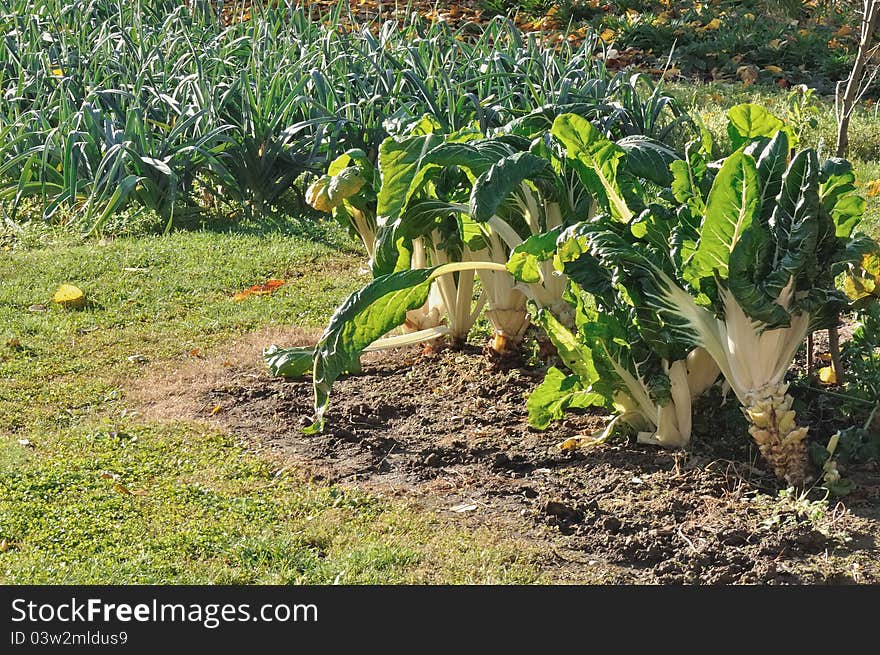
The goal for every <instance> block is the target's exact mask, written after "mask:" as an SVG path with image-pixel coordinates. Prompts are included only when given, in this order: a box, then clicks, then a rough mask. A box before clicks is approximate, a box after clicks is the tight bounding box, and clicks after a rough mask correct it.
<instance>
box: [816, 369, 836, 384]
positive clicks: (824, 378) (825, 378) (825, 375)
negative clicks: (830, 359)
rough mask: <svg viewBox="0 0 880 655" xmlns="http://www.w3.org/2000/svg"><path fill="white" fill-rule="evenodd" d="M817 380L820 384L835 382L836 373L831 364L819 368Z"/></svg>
mask: <svg viewBox="0 0 880 655" xmlns="http://www.w3.org/2000/svg"><path fill="white" fill-rule="evenodd" d="M819 382H821V383H822V384H828V385H831V384H837V374H836V373H835V372H834V367H833V366H823V367H822V368H820V369H819Z"/></svg>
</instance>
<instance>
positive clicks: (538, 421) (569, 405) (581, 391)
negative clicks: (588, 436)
mask: <svg viewBox="0 0 880 655" xmlns="http://www.w3.org/2000/svg"><path fill="white" fill-rule="evenodd" d="M603 405H605V399H604V398H603V397H602V396H601V395H599V394H597V393H593V392H591V391H589V390H587V389H585V388H584V385H583V383H582V382H581V380H580V378H579V377H578V376H577V375H566V374H565V373H563V372H562V371H560V370H559V369H558V368H556V367H555V366H551V367H550V368H549V369H548V370H547V374H546V375H545V376H544V380H543V381H542V382H541V384H539V385H538V386H537V387H535V390H534V391H532V393H531V394H530V395H529V398H528V400H527V401H526V408H527V409H528V411H529V419H528V420H529V426H530V427H532V428H535V429H536V430H546V429H547V428H548V427H550V423H552V422H553V421H558V420H559V419H561V418H562V417H563V416H564V414H565V412H566V411H567V410H569V409H585V408H587V407H596V406H598V407H601V406H603Z"/></svg>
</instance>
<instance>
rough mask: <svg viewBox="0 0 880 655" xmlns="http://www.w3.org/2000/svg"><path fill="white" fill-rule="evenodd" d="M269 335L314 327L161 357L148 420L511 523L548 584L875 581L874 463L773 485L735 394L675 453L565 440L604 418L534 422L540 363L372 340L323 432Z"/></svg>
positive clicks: (878, 566) (495, 523) (455, 514)
mask: <svg viewBox="0 0 880 655" xmlns="http://www.w3.org/2000/svg"><path fill="white" fill-rule="evenodd" d="M273 340H274V341H278V342H279V343H283V344H284V345H292V344H295V343H305V342H313V341H314V335H309V334H305V333H296V334H290V333H283V332H276V333H274V334H270V333H265V332H264V333H259V334H257V335H252V336H251V337H249V338H247V339H244V340H243V341H241V342H240V343H238V344H236V345H235V347H232V348H228V349H226V350H225V352H227V353H228V352H235V353H236V360H235V361H228V360H227V359H225V357H224V359H222V360H212V359H210V358H209V359H206V360H200V361H198V362H191V363H189V364H186V365H184V366H183V367H182V368H181V369H179V370H178V371H175V372H173V373H162V372H159V373H157V374H156V375H154V376H153V377H152V378H151V379H149V380H146V381H143V382H142V383H140V384H138V385H137V388H135V389H132V391H131V394H130V395H132V396H133V397H134V399H135V401H136V402H137V403H138V405H139V407H140V409H141V411H143V412H146V413H147V414H148V415H151V416H152V417H154V418H175V419H193V418H198V419H202V420H204V421H208V422H210V423H213V424H216V425H218V426H222V427H223V428H225V429H228V430H231V431H233V432H234V433H235V434H237V435H239V436H241V437H242V438H244V439H247V440H251V441H252V442H253V443H254V445H258V446H260V447H261V448H265V447H268V448H271V449H272V450H273V451H275V452H276V453H277V454H279V455H280V456H282V457H283V458H285V459H286V460H288V461H289V462H290V463H291V465H294V466H296V467H298V468H301V469H304V470H306V471H308V472H309V473H310V474H311V475H312V476H313V477H315V478H317V479H320V480H324V481H327V482H332V483H336V484H340V485H344V486H352V487H357V488H359V489H363V490H366V491H370V492H373V493H380V494H383V495H385V496H393V497H402V498H405V499H406V500H408V501H410V502H413V503H415V504H417V505H418V506H421V507H423V508H425V509H427V510H430V511H433V512H435V513H436V514H437V515H439V516H441V517H444V518H445V520H448V521H449V522H450V523H451V524H454V525H457V526H465V527H466V526H477V525H482V526H487V525H488V526H490V527H492V528H493V529H498V530H503V531H505V532H504V533H505V534H509V535H510V536H511V537H516V538H521V539H525V540H526V541H528V542H530V543H532V544H534V545H535V546H536V547H537V549H538V550H539V551H540V552H543V553H546V557H545V558H544V561H543V562H542V567H543V568H544V570H545V572H546V574H547V575H548V577H549V578H550V579H553V580H556V581H560V582H565V581H574V582H591V583H594V582H609V583H705V584H737V583H771V584H784V583H793V584H810V583H813V584H815V583H876V582H880V476H878V475H877V469H876V467H874V468H873V469H865V470H859V471H849V472H848V474H850V475H851V476H853V477H854V479H856V481H857V482H859V488H858V489H857V491H856V492H855V493H853V494H851V495H850V496H848V497H847V499H846V507H844V506H843V505H842V504H838V505H836V506H835V502H834V501H832V502H830V503H828V504H827V505H826V504H822V503H816V502H810V500H809V499H803V500H798V498H796V497H795V498H780V496H779V495H778V491H779V489H778V487H776V486H775V485H776V483H775V481H774V479H773V476H772V475H770V474H769V473H767V472H766V470H765V468H764V466H763V464H762V463H761V462H758V461H756V455H755V454H754V452H753V451H752V450H751V449H750V447H749V441H748V439H747V438H746V436H747V435H746V434H745V426H744V424H743V423H741V420H742V419H741V416H740V415H739V414H738V410H737V409H736V408H735V407H734V404H733V403H732V402H729V403H727V405H726V406H725V408H723V409H722V410H718V409H716V406H717V404H718V403H717V400H718V398H715V399H713V402H706V403H704V405H705V407H702V408H699V409H698V410H697V412H696V416H695V431H696V432H697V436H696V440H695V443H694V446H693V448H692V449H691V451H690V452H688V453H684V452H671V451H664V450H658V449H655V448H653V447H649V446H639V445H634V444H631V443H627V442H626V441H625V440H623V439H618V440H615V441H613V442H611V443H609V444H606V445H603V446H599V447H594V448H593V449H590V450H586V451H584V450H579V451H574V452H570V451H563V450H561V449H560V448H559V446H558V445H559V444H560V442H562V441H563V440H564V439H566V438H568V437H571V436H577V435H584V434H589V433H590V432H593V431H595V430H597V429H601V428H602V427H603V426H604V425H605V424H606V421H607V417H606V416H604V415H603V413H602V412H592V413H584V414H581V415H577V416H572V417H571V418H570V419H568V420H566V421H564V422H562V423H561V424H559V425H558V426H554V427H553V428H551V429H550V430H548V431H547V432H536V431H533V430H531V429H529V428H528V427H527V425H526V416H525V403H524V400H525V397H526V396H527V394H528V393H529V391H530V390H531V389H532V388H533V387H534V386H535V385H536V384H538V382H540V380H541V375H542V372H541V371H540V370H533V369H529V368H525V367H511V368H507V369H499V368H498V367H497V366H494V367H493V366H491V365H490V364H489V363H488V362H487V359H486V358H485V357H484V356H483V355H482V353H480V352H478V351H477V350H476V349H470V350H466V351H463V352H454V351H448V350H446V351H440V352H434V353H428V354H426V353H421V352H411V351H408V352H400V353H393V354H383V355H376V356H373V357H372V358H371V359H368V360H366V361H365V366H364V373H363V374H362V375H359V376H352V377H348V378H344V379H342V380H340V381H339V382H338V383H337V385H336V386H335V388H334V393H333V398H332V405H331V408H330V411H329V413H328V420H327V426H326V430H325V432H324V433H323V434H321V435H319V436H314V437H309V436H305V435H303V434H302V433H301V431H300V430H299V427H300V426H301V425H303V424H304V422H306V421H307V420H308V417H309V416H310V414H311V404H312V389H311V383H310V382H308V381H284V380H278V379H271V378H270V377H269V376H268V374H267V373H266V372H265V370H264V368H263V366H262V363H261V362H260V361H259V358H258V355H259V349H260V348H261V347H263V346H265V345H266V344H268V343H271V342H272V341H273ZM700 434H702V435H704V437H705V436H706V435H711V436H712V437H713V438H712V439H711V440H710V439H707V438H701V437H700ZM724 434H728V435H730V436H728V437H726V438H723V439H719V435H724ZM710 444H711V445H710ZM816 493H817V492H814V494H813V495H812V496H810V499H814V498H815V497H816V495H815V494H816Z"/></svg>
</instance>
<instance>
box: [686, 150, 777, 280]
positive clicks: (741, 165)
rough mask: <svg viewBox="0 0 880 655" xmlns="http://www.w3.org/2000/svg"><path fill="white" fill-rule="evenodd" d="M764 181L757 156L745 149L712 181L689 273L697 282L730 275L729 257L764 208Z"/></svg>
mask: <svg viewBox="0 0 880 655" xmlns="http://www.w3.org/2000/svg"><path fill="white" fill-rule="evenodd" d="M759 190H760V185H759V182H758V171H757V168H756V165H755V160H754V159H753V158H752V157H750V156H749V155H746V154H744V153H743V152H735V153H734V154H732V155H731V156H730V157H728V158H727V159H726V160H725V162H724V164H723V165H722V166H721V169H720V170H719V171H718V174H717V175H716V176H715V181H714V182H713V183H712V189H711V190H710V191H709V199H708V202H707V204H706V216H705V219H704V220H703V224H702V227H701V232H700V240H699V242H698V243H697V247H696V250H695V251H694V254H693V256H692V257H691V259H690V261H689V263H688V265H687V271H686V276H687V277H688V279H689V280H691V281H692V282H693V283H695V284H696V285H697V286H701V284H702V283H701V280H703V279H704V278H713V277H714V276H715V275H718V276H720V277H721V278H722V279H727V277H728V260H729V258H730V253H731V252H732V251H733V248H734V246H735V245H736V242H737V241H738V240H739V238H740V237H741V236H742V234H743V232H744V231H745V230H747V229H748V228H749V226H750V225H751V224H752V221H753V220H754V218H755V217H756V216H757V215H758V212H759V211H760V202H761V199H760V195H759Z"/></svg>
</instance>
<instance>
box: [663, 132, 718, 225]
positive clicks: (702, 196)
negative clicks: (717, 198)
mask: <svg viewBox="0 0 880 655" xmlns="http://www.w3.org/2000/svg"><path fill="white" fill-rule="evenodd" d="M708 172H709V168H708V165H707V160H706V154H705V153H704V152H703V150H702V149H701V147H700V142H699V141H692V142H690V143H689V144H688V145H687V147H686V148H685V158H684V159H678V160H676V161H673V162H671V163H670V164H669V173H670V175H671V176H672V180H671V182H670V189H671V191H672V196H673V197H674V198H675V200H676V201H678V202H679V203H681V204H685V205H687V206H688V207H689V208H690V209H691V212H692V213H693V214H694V215H696V216H702V215H703V214H704V213H705V211H706V195H707V194H708V192H709V187H710V182H711V179H710V175H709V174H708Z"/></svg>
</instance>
